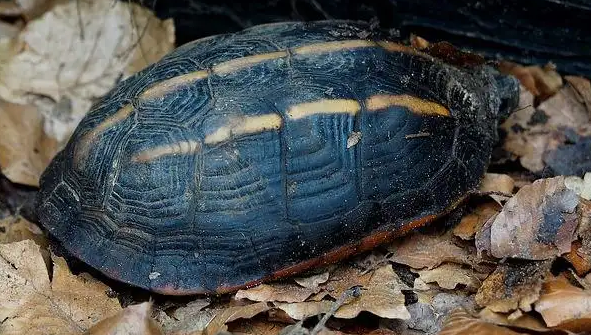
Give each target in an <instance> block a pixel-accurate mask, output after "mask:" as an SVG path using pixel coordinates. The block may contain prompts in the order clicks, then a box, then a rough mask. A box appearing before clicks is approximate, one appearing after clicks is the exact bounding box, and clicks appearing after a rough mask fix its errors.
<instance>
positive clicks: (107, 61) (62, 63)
mask: <svg viewBox="0 0 591 335" xmlns="http://www.w3.org/2000/svg"><path fill="white" fill-rule="evenodd" d="M140 37H141V38H140ZM138 40H139V42H138ZM64 41H67V43H64ZM16 44H17V45H19V46H20V52H19V53H18V54H16V55H14V56H13V57H12V58H11V59H10V60H9V61H8V62H7V63H6V64H5V65H4V66H3V67H2V69H1V72H0V97H2V98H3V99H5V100H8V101H10V102H13V103H22V104H33V105H35V106H37V107H39V110H40V112H41V113H42V114H43V115H44V116H45V117H46V120H45V127H44V129H45V131H46V133H47V134H48V135H49V136H50V137H52V138H55V139H57V140H58V141H60V142H62V141H64V140H65V139H67V137H68V136H69V134H70V133H71V131H72V130H73V128H74V127H75V126H76V125H77V124H78V122H79V121H80V119H81V118H82V117H83V116H84V114H85V113H86V112H87V111H88V110H89V108H90V106H91V104H92V103H93V100H94V99H96V98H98V97H101V96H103V95H104V94H105V93H107V92H108V91H109V90H110V89H111V88H112V87H113V85H114V84H115V83H116V82H117V80H119V79H120V77H121V76H122V75H123V77H126V76H129V75H130V74H132V73H135V72H137V71H138V70H139V69H141V68H143V67H145V66H146V65H147V64H150V63H153V62H154V61H157V60H159V59H160V58H161V57H162V56H163V55H164V54H166V53H168V52H169V51H170V50H172V48H173V44H174V27H173V24H172V21H171V20H167V21H160V20H158V19H157V18H156V17H155V16H154V15H153V14H152V13H151V12H150V11H149V10H148V9H145V8H143V7H141V6H139V5H137V4H134V3H131V2H126V1H111V0H96V1H68V2H66V3H64V4H59V5H56V6H55V7H53V8H52V9H51V10H50V11H49V12H47V13H46V14H45V15H43V16H42V17H40V18H38V19H36V20H33V21H31V22H29V24H28V25H27V27H26V29H24V30H23V31H22V32H21V34H20V35H19V36H18V37H17V42H16ZM31 64H33V65H31ZM31 66H33V68H31Z"/></svg>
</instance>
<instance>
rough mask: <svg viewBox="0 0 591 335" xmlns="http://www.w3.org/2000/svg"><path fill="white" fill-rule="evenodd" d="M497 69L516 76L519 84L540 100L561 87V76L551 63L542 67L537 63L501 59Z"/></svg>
mask: <svg viewBox="0 0 591 335" xmlns="http://www.w3.org/2000/svg"><path fill="white" fill-rule="evenodd" d="M499 69H500V70H501V72H503V73H507V74H511V75H514V76H515V77H517V79H519V81H520V82H521V85H523V86H525V87H526V88H527V90H528V91H530V92H531V93H532V94H533V95H535V96H536V97H539V98H540V100H544V99H546V98H548V97H550V96H552V95H554V94H555V93H556V92H558V90H559V89H560V87H562V77H561V76H560V74H558V72H556V66H554V65H553V64H551V63H548V64H546V65H545V66H544V67H540V66H537V65H533V66H522V65H519V64H516V63H512V62H509V61H502V62H501V63H500V65H499Z"/></svg>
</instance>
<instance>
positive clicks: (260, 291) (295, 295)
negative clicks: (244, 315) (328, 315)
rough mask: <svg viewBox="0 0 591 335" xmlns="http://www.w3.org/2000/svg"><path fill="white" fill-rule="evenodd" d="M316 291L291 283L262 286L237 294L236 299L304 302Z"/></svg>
mask: <svg viewBox="0 0 591 335" xmlns="http://www.w3.org/2000/svg"><path fill="white" fill-rule="evenodd" d="M313 293H315V290H311V289H309V288H305V287H301V286H298V285H296V284H289V283H286V284H284V283H272V284H261V285H258V286H255V287H253V288H250V289H247V290H240V291H238V292H236V295H235V297H234V298H235V299H238V300H239V299H248V300H252V301H280V302H302V301H305V300H306V299H308V297H310V296H311V295H312V294H313Z"/></svg>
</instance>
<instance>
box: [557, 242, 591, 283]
mask: <svg viewBox="0 0 591 335" xmlns="http://www.w3.org/2000/svg"><path fill="white" fill-rule="evenodd" d="M580 249H581V242H580V241H574V242H573V244H572V246H571V250H570V252H569V253H567V254H565V255H563V256H562V257H564V259H566V260H567V261H568V262H569V263H570V264H571V265H572V266H573V268H574V269H575V272H576V273H577V275H579V276H584V275H585V274H586V273H588V272H589V271H591V262H590V261H589V257H587V255H586V254H585V253H579V252H578V251H579V250H580Z"/></svg>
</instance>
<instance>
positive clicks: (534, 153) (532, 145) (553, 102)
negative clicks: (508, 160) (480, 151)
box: [501, 85, 591, 175]
mask: <svg viewBox="0 0 591 335" xmlns="http://www.w3.org/2000/svg"><path fill="white" fill-rule="evenodd" d="M578 94H579V93H577V92H576V91H575V89H574V88H573V87H572V86H571V85H569V86H565V87H563V88H562V89H561V90H560V91H559V92H558V93H557V94H555V95H554V96H552V97H551V98H549V99H548V100H546V101H544V102H543V103H542V104H540V105H539V106H538V107H537V108H534V107H533V97H532V96H531V94H529V92H527V91H524V90H522V91H521V95H520V103H519V105H520V109H518V110H517V111H515V112H514V113H512V114H511V115H510V116H509V118H508V119H507V120H506V121H505V122H504V123H503V124H502V126H501V127H502V128H503V130H504V131H505V132H506V133H507V137H506V138H505V141H504V145H503V147H504V148H505V150H507V151H508V152H510V153H512V154H514V155H515V156H517V157H519V159H520V163H521V165H523V167H525V168H527V169H528V170H530V171H533V172H541V171H543V170H544V168H545V167H546V165H548V166H549V167H551V168H552V170H553V171H554V172H555V173H556V174H563V175H580V174H582V173H583V172H585V171H584V169H585V168H591V166H589V157H588V156H587V155H586V154H587V153H588V152H589V150H585V148H586V147H587V146H588V145H589V143H588V142H589V141H590V140H589V139H588V138H589V136H591V122H590V118H589V115H588V112H587V108H586V106H585V105H584V104H583V103H582V102H581V101H580V98H578ZM571 143H573V144H571ZM568 154H570V155H571V156H572V157H570V158H569V159H566V160H565V159H563V158H565V157H566V156H565V155H568Z"/></svg>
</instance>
